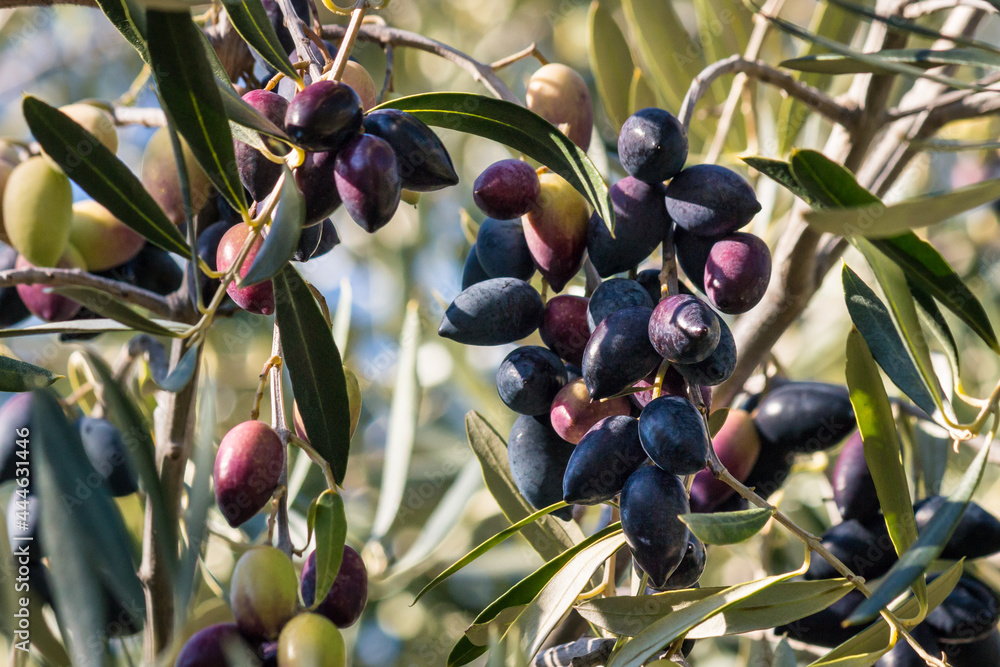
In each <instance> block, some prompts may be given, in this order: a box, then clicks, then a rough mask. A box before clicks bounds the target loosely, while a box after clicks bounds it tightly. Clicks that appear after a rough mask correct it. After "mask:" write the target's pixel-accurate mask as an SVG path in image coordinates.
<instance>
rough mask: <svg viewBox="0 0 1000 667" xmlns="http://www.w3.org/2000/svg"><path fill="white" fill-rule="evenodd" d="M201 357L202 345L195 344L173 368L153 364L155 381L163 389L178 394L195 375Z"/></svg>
mask: <svg viewBox="0 0 1000 667" xmlns="http://www.w3.org/2000/svg"><path fill="white" fill-rule="evenodd" d="M200 359H201V356H200V346H199V345H193V346H191V347H189V348H188V349H187V352H185V353H184V354H183V355H182V356H181V358H180V359H179V360H178V361H177V365H176V366H174V367H173V369H169V368H167V369H158V368H154V367H152V366H151V367H150V370H151V371H152V376H153V383H154V384H155V385H156V386H157V387H159V388H160V389H162V390H163V391H168V392H170V393H171V394H176V393H177V392H179V391H180V390H181V389H183V388H184V387H186V386H187V384H188V382H190V381H191V378H193V377H194V372H195V371H196V370H197V369H198V361H199V360H200Z"/></svg>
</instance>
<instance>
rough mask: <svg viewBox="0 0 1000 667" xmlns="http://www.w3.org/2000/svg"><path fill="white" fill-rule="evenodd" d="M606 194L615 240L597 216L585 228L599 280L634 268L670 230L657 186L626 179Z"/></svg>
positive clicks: (660, 188) (588, 248)
mask: <svg viewBox="0 0 1000 667" xmlns="http://www.w3.org/2000/svg"><path fill="white" fill-rule="evenodd" d="M608 192H609V193H610V195H611V204H612V207H613V208H614V211H615V235H614V238H612V236H611V230H609V229H608V226H607V225H606V224H605V222H604V219H603V218H601V217H600V216H599V215H597V213H594V214H593V215H591V216H590V223H589V226H588V229H587V253H588V255H589V257H590V261H591V262H593V264H594V268H595V269H597V273H598V275H600V276H601V277H602V278H607V277H609V276H611V275H613V274H615V273H621V272H623V271H629V270H631V269H634V268H635V267H636V266H638V265H639V263H640V262H642V261H643V260H644V259H646V258H647V257H649V255H650V253H652V252H653V251H654V250H655V249H656V246H658V245H660V242H661V241H663V237H664V236H666V234H667V231H668V230H669V228H670V218H669V217H668V216H667V208H666V206H665V205H664V200H663V186H662V185H661V184H660V183H656V184H655V185H650V184H648V183H643V182H642V181H640V180H638V179H636V178H632V177H631V176H628V177H626V178H623V179H622V180H620V181H618V182H617V183H615V184H614V185H612V186H611V187H610V188H609V190H608ZM657 300H659V299H657Z"/></svg>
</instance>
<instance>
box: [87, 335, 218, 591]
mask: <svg viewBox="0 0 1000 667" xmlns="http://www.w3.org/2000/svg"><path fill="white" fill-rule="evenodd" d="M193 349H198V348H193ZM83 354H84V357H85V358H86V359H87V364H88V365H89V366H90V368H91V369H92V370H93V372H94V376H95V378H96V379H97V387H96V391H97V394H98V396H99V397H100V399H101V402H102V403H103V404H104V405H105V407H106V410H107V414H106V415H105V417H106V418H107V420H108V421H110V422H111V423H112V424H114V426H115V428H117V429H118V431H119V432H120V433H121V435H122V442H124V443H125V453H126V455H127V456H128V460H129V463H130V464H131V465H132V468H133V469H134V470H135V471H136V472H137V473H138V475H139V479H140V480H141V482H142V488H143V490H144V491H145V493H146V498H147V502H148V503H149V504H150V505H151V506H152V510H153V523H154V525H155V526H156V532H157V533H158V534H159V535H162V536H163V539H164V543H165V544H176V543H177V525H176V523H175V522H174V520H173V519H172V518H171V512H170V510H169V507H168V505H167V499H166V496H165V495H164V493H163V486H162V485H161V484H160V473H159V470H158V469H157V466H156V445H155V444H154V443H153V436H152V433H151V431H150V427H149V424H148V423H147V422H146V418H145V417H144V416H143V414H142V411H141V410H140V409H139V406H137V405H136V404H135V402H134V401H133V400H132V398H131V397H129V395H128V394H127V393H126V392H125V389H124V387H122V385H121V384H120V383H118V382H116V381H115V379H114V374H113V373H112V372H111V368H110V367H108V365H107V363H105V361H104V359H102V358H101V357H100V356H99V355H97V354H95V353H94V352H92V351H90V350H87V349H84V350H83ZM195 358H196V359H198V357H197V356H196V357H195ZM213 400H214V398H213ZM164 559H165V560H164V562H165V563H166V566H167V571H168V572H169V573H170V574H171V576H172V575H173V573H174V568H175V567H176V554H175V551H174V550H173V549H167V550H165V556H164Z"/></svg>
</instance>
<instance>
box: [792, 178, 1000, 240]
mask: <svg viewBox="0 0 1000 667" xmlns="http://www.w3.org/2000/svg"><path fill="white" fill-rule="evenodd" d="M998 198H1000V179H993V180H990V181H984V182H982V183H976V184H975V185H970V186H967V187H964V188H959V189H957V190H952V191H951V192H946V193H944V194H936V195H935V194H931V195H925V196H922V197H916V198H914V199H908V200H906V201H903V202H899V203H898V204H891V205H889V206H885V205H884V204H871V205H867V206H857V207H851V208H840V209H822V210H818V211H817V210H813V211H809V212H808V213H806V215H805V219H806V222H808V223H809V224H810V225H811V226H812V227H814V228H816V229H818V230H819V231H821V232H829V233H831V234H838V235H840V236H861V237H864V238H872V239H878V238H887V237H890V236H896V235H898V234H902V233H903V232H907V231H910V230H912V229H917V228H919V227H928V226H930V225H936V224H938V223H940V222H944V221H945V220H950V219H951V218H954V217H955V216H956V215H958V214H960V213H963V212H965V211H969V210H971V209H974V208H977V207H979V206H983V205H985V204H988V203H990V202H992V201H995V200H996V199H998Z"/></svg>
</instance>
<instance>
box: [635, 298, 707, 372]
mask: <svg viewBox="0 0 1000 667" xmlns="http://www.w3.org/2000/svg"><path fill="white" fill-rule="evenodd" d="M721 335H722V325H721V324H720V323H719V317H718V316H717V315H716V314H715V312H714V311H713V310H712V309H711V308H710V307H709V305H708V304H707V303H705V302H704V301H702V300H701V299H699V298H698V297H696V296H689V295H687V294H675V295H673V296H668V297H667V298H665V299H663V301H660V303H659V304H657V306H656V309H655V310H654V311H653V316H652V317H651V318H650V320H649V340H650V342H651V343H652V344H653V347H654V348H656V351H657V352H658V353H659V354H660V355H661V356H662V357H663V358H664V359H666V360H667V361H670V362H673V363H677V364H694V363H698V362H699V361H703V360H705V359H707V358H708V357H709V355H711V354H712V352H714V351H715V348H716V347H717V346H718V344H719V338H720V337H721Z"/></svg>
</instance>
